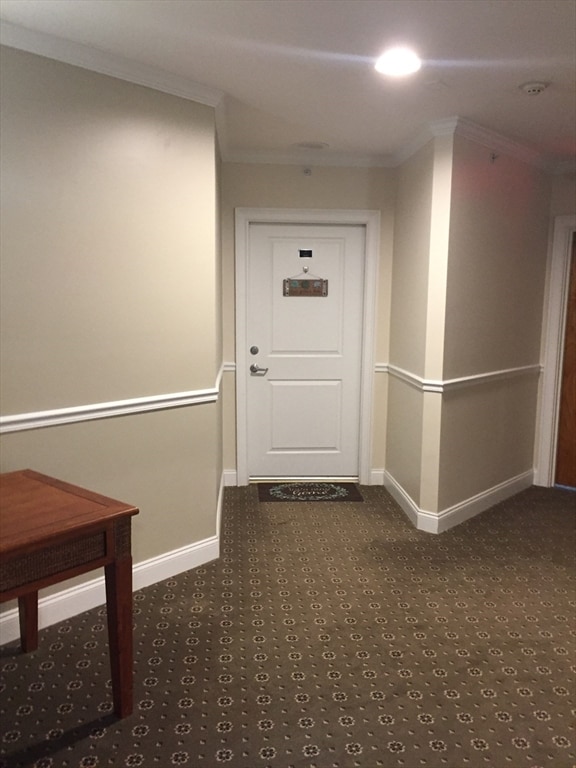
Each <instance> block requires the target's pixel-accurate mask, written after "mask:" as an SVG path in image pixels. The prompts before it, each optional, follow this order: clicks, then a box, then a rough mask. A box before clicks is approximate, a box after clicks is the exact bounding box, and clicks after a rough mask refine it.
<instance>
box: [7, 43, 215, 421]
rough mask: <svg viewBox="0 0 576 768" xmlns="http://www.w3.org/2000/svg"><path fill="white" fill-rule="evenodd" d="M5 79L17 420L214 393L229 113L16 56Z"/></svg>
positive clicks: (10, 355) (11, 398)
mask: <svg viewBox="0 0 576 768" xmlns="http://www.w3.org/2000/svg"><path fill="white" fill-rule="evenodd" d="M1 70H2V104H3V108H2V126H1V136H2V176H3V179H4V194H3V199H2V208H3V212H2V248H3V251H4V254H5V258H4V263H3V281H2V283H3V288H4V291H3V293H2V297H1V298H2V300H1V307H2V323H1V328H0V332H1V333H2V354H3V365H2V372H1V375H2V386H1V393H2V411H3V414H9V413H21V412H27V411H35V410H45V409H51V408H58V407H65V406H71V405H82V404H86V403H97V402H105V401H109V400H119V399H124V398H132V397H138V396H144V395H150V394H159V393H168V392H180V391H186V390H191V389H196V388H204V387H208V386H213V385H214V380H215V376H216V372H217V370H218V366H219V361H217V359H216V325H215V290H216V274H215V263H214V258H215V236H214V233H215V229H216V219H215V216H216V210H215V198H216V190H215V178H214V124H213V110H211V109H210V108H208V107H203V106H200V105H197V104H194V103H192V102H188V101H183V100H181V99H177V98H174V97H171V96H168V95H166V94H161V93H158V92H156V91H152V90H149V89H146V88H142V87H139V86H135V85H132V84H128V83H125V82H123V81H120V80H116V79H113V78H108V77H104V76H102V75H98V74H95V73H92V72H88V71H86V70H83V69H78V68H75V67H70V66H68V65H66V64H61V63H59V62H55V61H51V60H49V59H43V58H41V57H37V56H32V55H30V54H27V53H23V52H20V51H15V50H12V49H4V50H3V58H2V67H1ZM192 211H193V212H194V214H193V215H192V213H191V212H192ZM32 308H33V311H31V310H32ZM207 319H208V320H209V321H208V322H207ZM39 378H41V379H42V386H41V387H39V386H38V384H37V382H38V380H39Z"/></svg>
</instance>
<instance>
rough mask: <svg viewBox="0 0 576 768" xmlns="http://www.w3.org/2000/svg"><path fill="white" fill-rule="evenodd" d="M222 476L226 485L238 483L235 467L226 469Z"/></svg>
mask: <svg viewBox="0 0 576 768" xmlns="http://www.w3.org/2000/svg"><path fill="white" fill-rule="evenodd" d="M222 478H223V481H224V485H225V486H226V487H230V486H236V485H238V473H237V472H236V470H235V469H225V470H224V472H223V473H222Z"/></svg>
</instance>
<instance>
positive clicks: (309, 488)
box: [258, 483, 364, 501]
mask: <svg viewBox="0 0 576 768" xmlns="http://www.w3.org/2000/svg"><path fill="white" fill-rule="evenodd" d="M258 501H364V499H363V498H362V494H361V493H360V491H359V490H358V488H357V486H356V485H355V484H354V483H258Z"/></svg>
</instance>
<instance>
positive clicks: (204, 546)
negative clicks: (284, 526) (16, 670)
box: [0, 479, 225, 644]
mask: <svg viewBox="0 0 576 768" xmlns="http://www.w3.org/2000/svg"><path fill="white" fill-rule="evenodd" d="M224 484H225V483H224V479H223V481H222V483H221V485H220V492H219V494H218V508H217V511H216V520H217V528H216V530H217V531H218V533H217V535H216V536H211V537H210V538H208V539H204V540H202V541H197V542H194V543H193V544H188V545H187V546H185V547H180V548H179V549H174V550H172V551H171V552H166V553H164V554H162V555H158V556H157V557H151V558H150V559H149V560H143V561H142V562H141V563H137V564H136V565H135V566H134V568H133V571H132V583H133V588H134V590H138V589H143V588H144V587H149V586H150V585H151V584H156V583H157V582H158V581H163V580H164V579H169V578H171V577H172V576H177V575H178V574H179V573H183V572H184V571H189V570H191V569H192V568H198V567H199V566H201V565H205V564H206V563H209V562H211V561H212V560H216V559H217V558H218V557H219V556H220V536H219V533H220V520H221V510H222V502H223V489H224ZM105 602H106V592H105V585H104V576H99V577H97V578H95V579H91V580H90V581H87V582H85V583H84V584H80V585H78V586H75V587H70V588H69V589H64V590H62V591H61V592H57V593H56V594H54V595H49V596H48V597H44V598H41V599H40V600H39V601H38V626H39V628H40V629H44V628H45V627H49V626H51V625H52V624H56V623H57V622H59V621H64V620H65V619H70V618H71V617H72V616H76V615H78V614H79V613H83V612H84V611H89V610H91V609H92V608H96V607H98V606H99V605H104V604H105ZM18 637H20V626H19V621H18V608H13V609H11V610H8V611H6V612H4V613H3V614H2V615H0V644H4V643H9V642H12V641H13V640H16V639H17V638H18Z"/></svg>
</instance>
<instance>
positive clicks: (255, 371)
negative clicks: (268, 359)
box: [250, 363, 268, 376]
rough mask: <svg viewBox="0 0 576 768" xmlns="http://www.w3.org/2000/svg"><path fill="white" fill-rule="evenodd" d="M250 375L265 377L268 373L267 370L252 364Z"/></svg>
mask: <svg viewBox="0 0 576 768" xmlns="http://www.w3.org/2000/svg"><path fill="white" fill-rule="evenodd" d="M250 373H251V374H252V375H253V376H266V374H267V373H268V368H260V366H259V365H256V363H252V365H251V366H250Z"/></svg>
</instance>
